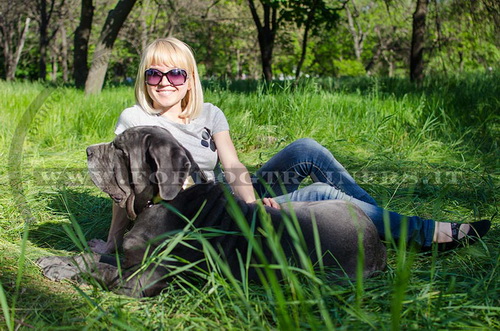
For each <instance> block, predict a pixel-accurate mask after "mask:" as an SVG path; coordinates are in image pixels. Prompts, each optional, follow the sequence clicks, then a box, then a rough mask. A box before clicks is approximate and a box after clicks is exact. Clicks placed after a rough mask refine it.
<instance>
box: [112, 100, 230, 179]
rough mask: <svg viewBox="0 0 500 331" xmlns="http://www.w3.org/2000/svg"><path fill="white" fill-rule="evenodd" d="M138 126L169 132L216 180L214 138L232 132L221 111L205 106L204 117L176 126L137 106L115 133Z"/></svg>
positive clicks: (126, 113)
mask: <svg viewBox="0 0 500 331" xmlns="http://www.w3.org/2000/svg"><path fill="white" fill-rule="evenodd" d="M135 126H160V127H163V128H165V129H167V130H168V131H170V133H171V134H172V135H173V136H174V137H175V138H176V139H177V140H178V141H179V143H180V144H181V145H182V146H184V148H186V149H187V150H188V151H189V152H190V153H191V155H192V156H193V159H194V160H195V162H196V163H198V166H199V167H200V169H201V170H203V172H204V173H205V174H206V176H207V177H208V179H209V180H215V175H214V168H215V166H216V165H217V160H218V158H217V150H216V148H215V144H214V142H213V139H212V135H214V134H216V133H219V132H222V131H228V130H229V124H228V123H227V119H226V117H225V116H224V113H223V112H222V110H220V109H219V108H218V107H216V106H214V105H212V104H211V103H204V104H203V109H202V112H201V114H200V115H199V116H198V117H197V118H195V119H194V120H192V121H191V122H190V123H189V124H182V123H175V122H172V121H170V120H169V119H167V118H165V117H164V116H158V115H150V114H148V113H146V112H145V111H144V110H142V108H141V106H139V105H135V106H133V107H130V108H127V109H125V110H124V111H123V112H122V113H121V114H120V117H119V118H118V122H117V123H116V129H115V133H116V134H120V133H122V132H123V131H125V130H126V129H128V128H131V127H135Z"/></svg>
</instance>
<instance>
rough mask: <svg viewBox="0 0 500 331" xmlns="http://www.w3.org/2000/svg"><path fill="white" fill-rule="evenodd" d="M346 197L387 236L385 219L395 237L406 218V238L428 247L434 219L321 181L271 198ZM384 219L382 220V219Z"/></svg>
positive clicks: (282, 200)
mask: <svg viewBox="0 0 500 331" xmlns="http://www.w3.org/2000/svg"><path fill="white" fill-rule="evenodd" d="M339 199H340V200H346V201H350V202H352V203H354V204H355V205H357V206H358V207H360V208H361V209H362V210H363V211H364V212H365V213H366V215H368V217H370V218H371V220H372V221H373V223H374V224H375V227H376V228H377V231H378V233H379V235H380V236H381V237H382V238H386V239H388V237H387V236H386V232H385V228H386V226H385V224H384V222H387V223H388V224H387V225H388V229H389V231H390V233H391V236H392V238H394V239H395V240H398V239H400V237H401V225H402V224H403V221H404V220H405V219H406V220H407V222H408V223H407V226H408V227H407V238H406V240H407V241H408V242H410V241H414V242H415V243H417V244H418V245H420V246H424V247H429V246H431V245H432V241H433V236H434V227H435V223H436V222H434V221H433V220H424V219H421V218H419V217H417V216H403V215H400V214H398V213H395V212H392V211H388V210H385V209H383V208H381V207H378V206H375V205H372V204H370V203H367V202H364V201H361V200H359V199H356V198H354V197H352V196H349V195H347V194H345V193H344V192H342V191H340V190H338V189H336V188H335V187H332V186H330V185H328V184H325V183H314V184H311V185H309V186H307V187H304V188H301V189H299V190H296V191H294V192H292V193H288V194H286V195H281V196H277V197H275V198H274V200H275V201H276V202H278V203H280V204H281V203H286V202H288V201H320V200H339ZM384 220H386V221H384Z"/></svg>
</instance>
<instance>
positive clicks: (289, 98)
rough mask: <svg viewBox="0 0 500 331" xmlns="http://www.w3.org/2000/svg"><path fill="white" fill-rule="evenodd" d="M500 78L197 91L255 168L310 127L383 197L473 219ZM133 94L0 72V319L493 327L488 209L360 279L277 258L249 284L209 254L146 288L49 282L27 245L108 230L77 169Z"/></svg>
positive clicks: (46, 245) (106, 325)
mask: <svg viewBox="0 0 500 331" xmlns="http://www.w3.org/2000/svg"><path fill="white" fill-rule="evenodd" d="M499 78H500V77H499V76H498V75H496V76H495V75H468V76H460V77H451V78H447V79H444V78H436V79H432V80H428V81H426V82H424V84H423V85H422V86H420V87H417V86H414V85H411V84H409V83H407V82H406V81H404V80H401V79H376V78H358V79H340V80H339V79H337V80H321V81H304V82H301V83H300V84H298V85H292V84H288V83H282V82H276V83H274V84H272V85H267V86H264V85H262V84H258V83H255V82H207V83H206V85H205V86H206V94H205V95H206V101H208V102H212V103H213V104H215V105H217V106H218V107H220V108H221V109H222V110H223V111H224V113H225V114H226V116H227V118H228V121H229V123H230V126H231V134H232V137H233V140H234V142H235V145H236V147H237V149H238V151H239V153H240V158H241V160H242V161H243V162H244V163H245V164H246V165H247V166H248V168H249V169H250V170H252V169H256V168H258V167H259V165H260V164H262V163H264V162H265V161H266V160H268V159H269V158H270V157H271V156H272V155H273V154H274V153H276V152H277V151H278V150H280V149H281V148H283V147H284V146H285V145H286V144H287V143H290V142H292V141H294V140H295V139H298V138H302V137H311V138H314V139H316V140H317V141H319V142H320V143H321V144H323V145H324V146H326V147H327V148H328V149H329V150H331V151H332V152H333V154H334V155H335V156H336V158H337V159H338V160H339V161H340V162H341V163H342V164H344V165H345V166H346V168H347V169H348V170H349V171H350V172H351V173H352V174H353V176H354V177H355V178H356V179H357V180H358V182H360V183H361V185H362V186H363V187H364V188H365V189H366V190H367V191H368V192H369V193H371V194H372V195H373V196H374V197H375V198H376V199H377V201H378V202H379V203H381V204H382V205H384V206H386V207H387V208H388V209H391V210H396V211H399V212H401V213H406V214H408V215H415V214H416V215H421V216H423V217H430V218H434V219H437V220H454V221H468V220H472V219H479V218H490V217H493V216H494V215H496V213H497V209H498V199H499V194H498V193H497V191H498V176H499V173H498V169H499V161H498V160H499V159H500V158H499V156H500V155H499V147H498V142H499V141H498V138H499V137H500V126H499V116H500V111H499V110H500V99H499V97H498V96H499V95H500V84H499V82H500V79H499ZM44 92H46V93H47V94H43V93H44ZM49 92H50V93H49ZM40 95H42V96H44V97H45V99H44V100H43V102H41V103H40V105H39V106H37V105H36V104H35V103H34V100H36V98H37V97H39V96H40ZM132 104H133V91H132V90H131V88H130V87H113V88H108V89H105V90H104V91H103V92H102V93H101V94H100V95H98V96H92V97H85V96H84V95H83V93H82V92H81V91H78V90H75V89H72V88H69V87H59V88H53V89H52V90H48V89H47V87H46V86H43V85H42V84H39V83H25V82H17V83H6V82H0V109H1V112H0V124H1V125H0V141H1V146H2V147H0V161H1V164H2V165H4V166H2V167H0V183H1V184H2V185H1V186H0V192H1V195H0V247H1V249H0V266H1V268H0V284H1V287H0V306H1V308H2V313H0V328H5V329H8V330H14V329H31V328H35V329H51V330H53V329H90V330H93V329H126V330H142V329H144V330H149V329H173V328H181V329H188V328H195V329H215V328H220V329H287V330H288V329H340V330H343V329H349V330H350V329H375V328H378V329H392V330H396V329H429V330H431V329H432V330H434V329H468V330H469V329H480V330H483V329H484V330H487V329H488V330H489V329H498V328H500V320H499V318H498V316H499V315H500V314H499V313H500V312H499V310H500V308H499V307H500V295H499V293H500V286H499V283H498V279H499V256H500V251H499V247H500V245H499V244H500V240H499V239H498V238H499V235H500V230H499V227H498V221H497V219H494V223H493V229H492V230H491V232H490V234H489V235H488V236H487V237H486V238H485V240H484V242H481V243H479V244H477V245H474V246H470V247H466V248H462V249H458V250H455V251H452V252H450V253H447V254H434V255H422V254H420V253H416V252H414V251H412V250H411V249H408V248H406V247H395V246H392V245H389V253H388V267H387V270H386V271H385V272H384V273H383V274H381V275H379V276H377V277H374V278H370V279H366V280H364V281H363V282H362V283H361V282H358V283H345V284H342V285H339V284H336V283H332V282H328V281H320V278H317V275H316V274H314V271H313V270H308V269H307V268H306V270H308V271H307V272H306V273H305V274H304V275H302V276H298V275H297V274H296V273H295V272H294V271H293V270H292V269H291V268H288V267H287V266H286V263H284V262H283V264H284V266H283V267H284V268H285V269H286V268H288V269H286V270H291V271H289V272H288V273H287V277H288V280H289V282H287V283H284V284H278V283H276V282H273V281H270V282H269V283H268V284H265V285H263V286H256V285H250V284H247V283H246V282H238V281H236V280H235V279H233V278H232V277H231V275H228V274H227V273H225V271H224V263H223V261H222V260H218V259H217V256H216V255H213V254H209V256H212V258H211V259H212V263H213V268H214V272H213V273H210V274H208V275H206V282H205V283H202V284H193V283H190V282H185V281H182V280H179V281H178V282H177V284H172V285H171V286H170V287H169V288H167V289H166V290H165V291H164V293H162V294H161V295H160V296H158V297H155V298H150V299H144V300H135V299H131V298H127V297H123V296H118V295H115V294H112V293H109V292H104V291H102V290H99V289H98V288H95V287H91V286H86V285H78V284H73V283H70V282H63V283H54V282H50V281H48V280H46V279H44V278H43V277H42V276H41V275H40V272H39V270H38V268H37V267H36V266H35V264H34V260H36V258H38V257H40V256H44V255H49V254H63V255H67V254H73V253H76V252H77V251H78V248H77V245H76V244H75V242H74V241H73V240H72V239H71V237H70V236H69V235H68V233H67V230H66V231H65V228H66V229H70V228H72V229H74V226H75V224H73V223H76V224H77V227H76V228H77V229H81V231H82V235H83V236H85V237H86V238H87V239H90V238H94V237H100V238H105V236H106V234H107V227H108V226H109V220H110V217H111V208H110V207H111V206H110V199H109V198H108V197H106V196H105V195H104V194H102V193H100V192H99V191H98V189H97V188H95V187H94V186H93V185H92V184H91V182H90V181H89V178H88V176H86V158H85V147H86V146H88V145H90V144H93V143H99V142H105V141H110V140H111V139H113V128H114V123H115V121H116V119H117V117H118V115H119V113H120V112H121V111H122V110H123V109H124V108H126V107H128V106H130V105H132ZM30 105H31V106H30ZM30 107H31V108H30ZM30 109H31V110H30ZM30 111H31V112H32V113H30ZM27 114H28V115H29V114H32V115H33V116H32V117H29V116H28V115H27ZM23 116H24V119H23ZM26 116H28V117H26ZM13 146H14V147H13ZM27 220H29V222H26V221H27ZM70 233H71V231H70ZM75 236H78V232H76V235H75ZM271 239H272V238H271ZM75 240H76V239H75ZM277 248H279V247H277ZM206 250H207V252H209V253H210V252H211V250H212V249H211V248H210V247H209V246H206ZM244 258H245V257H241V259H242V261H244ZM304 263H306V261H305V262H304ZM217 270H218V271H217Z"/></svg>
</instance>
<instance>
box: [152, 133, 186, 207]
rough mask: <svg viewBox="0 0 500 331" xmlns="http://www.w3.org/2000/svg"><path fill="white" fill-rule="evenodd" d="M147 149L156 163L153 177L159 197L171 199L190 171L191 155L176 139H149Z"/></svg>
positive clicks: (177, 192) (180, 188)
mask: <svg viewBox="0 0 500 331" xmlns="http://www.w3.org/2000/svg"><path fill="white" fill-rule="evenodd" d="M148 151H149V155H150V156H151V158H152V159H153V160H154V162H155V164H156V172H155V179H156V184H157V185H158V189H159V194H160V197H161V198H162V199H163V200H167V201H168V200H173V199H174V198H175V197H176V196H177V194H179V192H180V191H181V190H182V185H183V184H184V182H185V181H186V179H187V178H188V177H189V175H190V173H191V167H192V164H193V162H192V158H191V155H190V154H189V152H188V151H187V150H186V149H185V148H184V147H182V146H181V145H180V144H179V143H178V142H177V141H176V140H173V141H172V140H161V141H157V140H156V139H155V140H151V141H150V144H149V149H148ZM190 159H191V160H190Z"/></svg>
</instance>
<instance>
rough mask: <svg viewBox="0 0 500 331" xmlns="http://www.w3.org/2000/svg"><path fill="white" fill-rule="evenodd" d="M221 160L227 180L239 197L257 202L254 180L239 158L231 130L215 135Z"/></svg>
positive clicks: (249, 201)
mask: <svg viewBox="0 0 500 331" xmlns="http://www.w3.org/2000/svg"><path fill="white" fill-rule="evenodd" d="M213 139H214V141H215V145H216V146H217V153H218V155H219V159H220V162H221V164H222V167H223V168H224V173H225V175H226V180H227V181H228V183H229V185H231V188H232V189H233V191H234V193H235V194H236V196H237V197H239V198H240V199H242V200H244V201H245V202H248V203H251V202H255V193H254V191H253V186H252V181H251V180H250V174H249V173H248V170H247V168H246V167H245V166H244V165H243V163H241V162H240V160H239V159H238V154H237V153H236V149H235V148H234V144H233V141H232V140H231V136H230V135H229V131H222V132H218V133H216V134H214V135H213Z"/></svg>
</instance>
